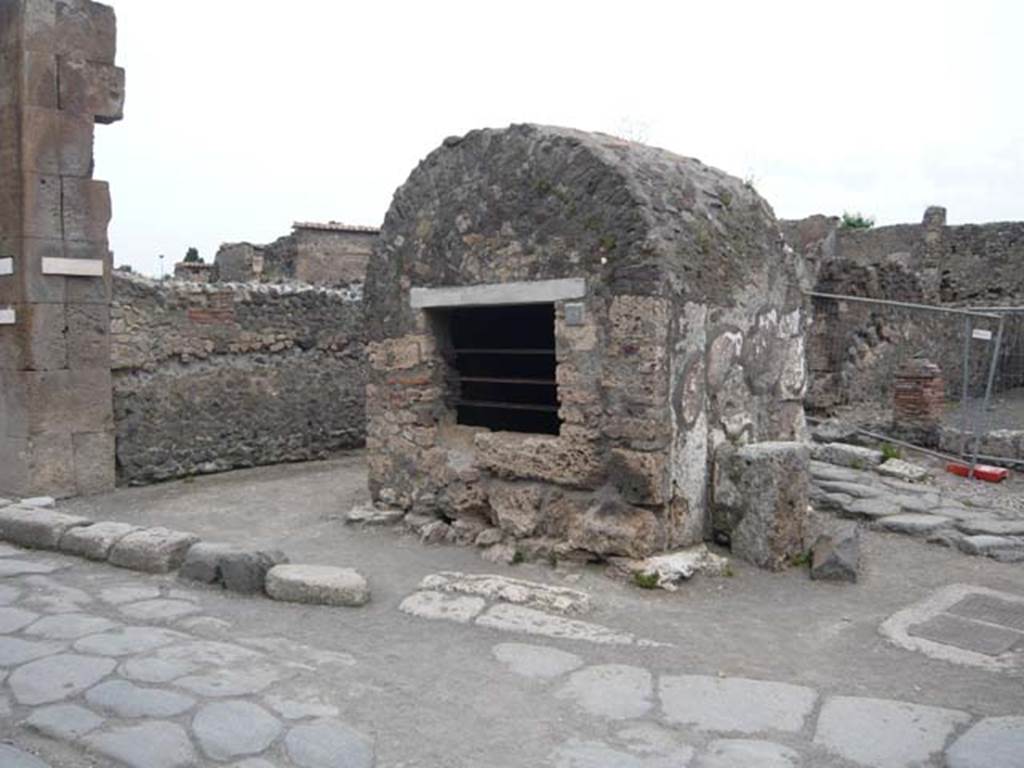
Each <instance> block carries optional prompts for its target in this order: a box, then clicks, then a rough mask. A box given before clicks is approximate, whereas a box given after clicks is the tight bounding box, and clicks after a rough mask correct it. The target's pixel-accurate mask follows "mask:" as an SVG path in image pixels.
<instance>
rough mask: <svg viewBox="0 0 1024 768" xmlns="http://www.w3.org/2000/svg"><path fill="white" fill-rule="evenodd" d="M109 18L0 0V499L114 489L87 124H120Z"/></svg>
mask: <svg viewBox="0 0 1024 768" xmlns="http://www.w3.org/2000/svg"><path fill="white" fill-rule="evenodd" d="M114 53H115V19H114V12H113V9H111V8H109V7H107V6H104V5H100V4H98V3H94V2H89V1H88V0H0V495H3V494H8V495H15V496H29V495H37V494H49V495H53V496H71V495H75V494H80V493H94V492H99V491H103V490H107V489H109V488H112V487H113V485H114V431H113V414H112V390H111V378H110V279H111V277H110V270H111V255H110V251H109V249H108V245H107V225H108V223H109V221H110V213H111V210H110V193H109V190H108V188H107V185H106V183H105V182H101V181H95V180H93V179H92V171H93V156H92V151H93V126H94V124H95V123H110V122H113V121H115V120H119V119H121V114H122V106H123V102H124V71H123V70H121V69H119V68H118V67H115V66H114Z"/></svg>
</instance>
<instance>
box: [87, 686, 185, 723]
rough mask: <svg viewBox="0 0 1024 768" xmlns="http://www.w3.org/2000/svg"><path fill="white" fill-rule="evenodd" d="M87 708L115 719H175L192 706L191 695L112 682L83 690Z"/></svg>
mask: <svg viewBox="0 0 1024 768" xmlns="http://www.w3.org/2000/svg"><path fill="white" fill-rule="evenodd" d="M85 700H86V701H87V702H89V704H90V706H93V707H95V708H96V709H99V710H101V711H104V712H109V713H110V714H113V715H117V716H118V717H174V716H175V715H180V714H182V713H183V712H187V711H188V710H190V709H192V707H193V706H195V703H196V700H195V699H193V698H192V697H191V696H185V695H184V694H180V693H175V692H173V691H163V690H160V689H158V688H141V687H139V686H137V685H133V684H132V683H129V682H128V681H127V680H111V681H109V682H106V683H100V684H99V685H97V686H96V687H94V688H90V689H89V690H88V691H86V694H85Z"/></svg>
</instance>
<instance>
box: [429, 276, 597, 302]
mask: <svg viewBox="0 0 1024 768" xmlns="http://www.w3.org/2000/svg"><path fill="white" fill-rule="evenodd" d="M586 292H587V281H586V280H584V279H583V278H582V277H571V278H566V279H564V280H533V281H529V282H521V283H487V284H484V285H465V286H456V285H453V286H445V287H443V288H413V289H412V290H411V291H410V292H409V304H410V305H411V306H412V307H413V309H430V308H432V307H487V306H496V305H500V304H550V303H552V302H555V301H564V300H566V299H582V298H583V297H584V296H585V295H586Z"/></svg>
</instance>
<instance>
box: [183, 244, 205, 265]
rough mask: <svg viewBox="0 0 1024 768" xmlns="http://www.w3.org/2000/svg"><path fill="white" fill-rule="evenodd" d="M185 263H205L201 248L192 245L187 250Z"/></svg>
mask: <svg viewBox="0 0 1024 768" xmlns="http://www.w3.org/2000/svg"><path fill="white" fill-rule="evenodd" d="M185 263H186V264H203V263H205V262H204V261H203V257H202V256H200V255H199V249H198V248H196V247H195V246H192V247H191V248H189V249H188V250H187V251H185Z"/></svg>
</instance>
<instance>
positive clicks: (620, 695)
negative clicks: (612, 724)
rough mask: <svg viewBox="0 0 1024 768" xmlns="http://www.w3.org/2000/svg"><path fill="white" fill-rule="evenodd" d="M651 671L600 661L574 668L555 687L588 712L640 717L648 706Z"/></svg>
mask: <svg viewBox="0 0 1024 768" xmlns="http://www.w3.org/2000/svg"><path fill="white" fill-rule="evenodd" d="M652 691H653V685H652V678H651V673H650V672H648V671H647V670H646V669H642V668H640V667H631V666H627V665H624V664H604V665H600V666H595V667H586V668H585V669H581V670H579V671H578V672H574V673H573V674H572V675H571V676H570V677H569V680H568V682H566V684H565V685H564V686H562V688H560V689H559V691H558V693H557V696H558V698H560V699H571V700H573V701H574V702H575V703H576V704H577V706H579V707H580V708H581V709H583V710H584V711H586V712H587V713H588V714H591V715H596V716H598V717H605V718H608V719H610V720H630V719H634V718H638V717H643V716H644V715H645V714H647V712H648V711H649V710H650V708H651V694H652Z"/></svg>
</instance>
